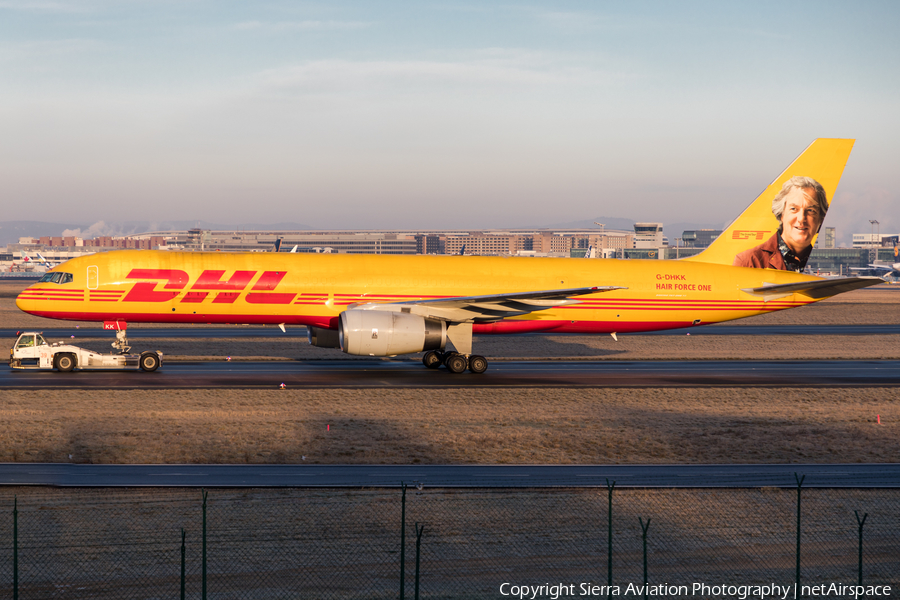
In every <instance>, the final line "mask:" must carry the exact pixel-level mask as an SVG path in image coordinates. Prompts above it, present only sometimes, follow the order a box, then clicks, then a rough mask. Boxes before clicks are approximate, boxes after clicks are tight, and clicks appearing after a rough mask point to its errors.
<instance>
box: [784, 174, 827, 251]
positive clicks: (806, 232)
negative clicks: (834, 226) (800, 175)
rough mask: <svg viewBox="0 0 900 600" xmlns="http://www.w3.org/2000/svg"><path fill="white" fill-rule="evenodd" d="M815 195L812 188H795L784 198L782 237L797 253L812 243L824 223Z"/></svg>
mask: <svg viewBox="0 0 900 600" xmlns="http://www.w3.org/2000/svg"><path fill="white" fill-rule="evenodd" d="M815 197H816V191H815V190H814V189H812V188H794V189H792V190H791V191H790V192H789V193H788V195H787V196H786V197H785V199H784V212H783V213H782V214H781V225H782V232H781V237H782V238H783V239H784V243H785V244H787V245H788V247H789V248H790V249H791V250H793V251H794V252H796V253H799V252H801V251H802V250H803V249H805V248H806V247H807V246H809V245H810V244H812V240H813V236H815V235H816V233H817V232H818V231H819V226H820V225H821V224H822V215H821V214H820V213H819V208H818V206H817V204H816V200H815Z"/></svg>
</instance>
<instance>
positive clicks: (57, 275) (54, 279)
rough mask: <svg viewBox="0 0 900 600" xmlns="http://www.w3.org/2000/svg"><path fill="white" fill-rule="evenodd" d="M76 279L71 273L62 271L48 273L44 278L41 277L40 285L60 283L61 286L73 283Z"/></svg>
mask: <svg viewBox="0 0 900 600" xmlns="http://www.w3.org/2000/svg"><path fill="white" fill-rule="evenodd" d="M74 280H75V278H74V277H73V276H72V274H71V273H62V272H60V271H54V272H53V273H47V274H46V275H44V276H43V277H41V281H40V283H58V284H60V285H62V284H64V283H72V282H73V281H74Z"/></svg>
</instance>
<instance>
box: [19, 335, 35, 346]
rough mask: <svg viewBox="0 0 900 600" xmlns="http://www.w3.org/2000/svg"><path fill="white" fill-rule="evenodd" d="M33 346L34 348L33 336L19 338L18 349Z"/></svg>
mask: <svg viewBox="0 0 900 600" xmlns="http://www.w3.org/2000/svg"><path fill="white" fill-rule="evenodd" d="M32 346H34V336H33V335H23V336H22V337H20V338H19V342H18V343H17V344H16V348H31V347H32Z"/></svg>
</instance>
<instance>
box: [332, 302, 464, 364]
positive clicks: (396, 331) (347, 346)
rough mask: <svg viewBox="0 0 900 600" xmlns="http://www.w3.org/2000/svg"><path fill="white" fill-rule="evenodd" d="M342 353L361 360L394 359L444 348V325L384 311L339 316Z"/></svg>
mask: <svg viewBox="0 0 900 600" xmlns="http://www.w3.org/2000/svg"><path fill="white" fill-rule="evenodd" d="M340 341H341V350H343V351H344V352H346V353H347V354H357V355H361V356H394V355H396V354H411V353H413V352H422V351H423V350H441V349H443V348H444V346H446V345H447V323H445V322H444V321H440V320H438V319H426V318H425V317H420V316H418V315H412V314H409V313H403V312H394V311H387V310H353V309H351V310H346V311H344V312H342V313H341V328H340Z"/></svg>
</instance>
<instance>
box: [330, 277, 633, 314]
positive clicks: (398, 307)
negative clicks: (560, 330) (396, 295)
mask: <svg viewBox="0 0 900 600" xmlns="http://www.w3.org/2000/svg"><path fill="white" fill-rule="evenodd" d="M624 289H627V288H624V287H621V286H613V285H610V286H596V287H584V288H571V289H566V290H545V291H537V292H516V293H511V294H490V295H487V296H460V297H455V298H436V299H428V300H409V301H407V302H393V303H390V304H378V303H374V302H371V303H368V302H359V303H356V304H351V305H349V306H348V307H347V308H348V309H360V310H387V311H396V312H408V313H411V314H414V315H419V316H422V317H430V318H433V319H441V320H444V321H454V322H465V321H474V322H476V323H489V322H491V321H499V320H500V319H505V318H507V317H515V316H518V315H524V314H527V313H530V312H535V311H538V310H546V309H548V308H553V307H555V306H565V305H567V304H577V303H578V300H575V299H573V298H572V296H586V295H588V294H597V293H600V292H609V291H612V290H624Z"/></svg>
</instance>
